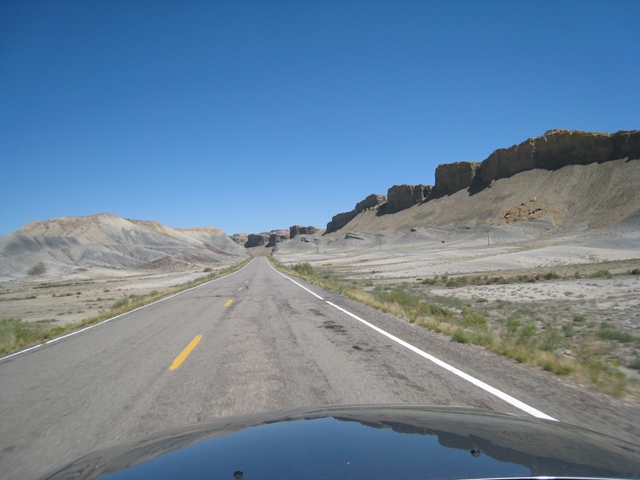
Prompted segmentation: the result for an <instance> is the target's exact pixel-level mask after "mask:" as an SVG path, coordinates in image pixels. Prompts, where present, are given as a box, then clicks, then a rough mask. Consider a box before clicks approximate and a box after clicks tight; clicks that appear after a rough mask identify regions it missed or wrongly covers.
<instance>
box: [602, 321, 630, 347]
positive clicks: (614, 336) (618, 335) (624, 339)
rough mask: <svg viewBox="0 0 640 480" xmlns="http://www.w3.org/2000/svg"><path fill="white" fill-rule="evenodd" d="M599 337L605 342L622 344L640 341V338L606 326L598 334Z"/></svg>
mask: <svg viewBox="0 0 640 480" xmlns="http://www.w3.org/2000/svg"><path fill="white" fill-rule="evenodd" d="M598 337H600V338H601V339H603V340H612V341H615V342H620V343H631V342H638V341H640V337H636V336H634V335H631V334H630V333H627V332H623V331H621V330H613V329H612V328H610V327H608V326H606V325H603V326H602V327H601V329H600V331H599V332H598Z"/></svg>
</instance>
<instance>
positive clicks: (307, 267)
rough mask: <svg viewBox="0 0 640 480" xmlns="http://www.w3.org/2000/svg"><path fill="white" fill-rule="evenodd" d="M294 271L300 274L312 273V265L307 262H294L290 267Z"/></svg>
mask: <svg viewBox="0 0 640 480" xmlns="http://www.w3.org/2000/svg"><path fill="white" fill-rule="evenodd" d="M291 268H292V269H293V271H294V272H296V273H299V274H301V275H313V273H314V272H313V267H312V266H311V264H309V263H306V262H305V263H296V264H295V265H293V266H292V267H291Z"/></svg>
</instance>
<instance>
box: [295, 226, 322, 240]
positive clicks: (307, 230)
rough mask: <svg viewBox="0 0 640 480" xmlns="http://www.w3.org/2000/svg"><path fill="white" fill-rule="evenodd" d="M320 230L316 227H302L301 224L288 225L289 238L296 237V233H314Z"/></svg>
mask: <svg viewBox="0 0 640 480" xmlns="http://www.w3.org/2000/svg"><path fill="white" fill-rule="evenodd" d="M319 231H320V230H319V229H318V228H316V227H311V226H309V227H303V226H302V225H294V226H292V227H289V238H294V237H297V236H298V235H314V234H316V233H318V232H319Z"/></svg>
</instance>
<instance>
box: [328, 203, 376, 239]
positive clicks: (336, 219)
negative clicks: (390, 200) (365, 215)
mask: <svg viewBox="0 0 640 480" xmlns="http://www.w3.org/2000/svg"><path fill="white" fill-rule="evenodd" d="M386 201H387V197H385V196H384V195H378V194H376V193H374V194H371V195H369V196H368V197H367V198H365V199H364V200H362V201H361V202H358V203H357V204H356V207H355V208H354V209H353V210H351V211H349V212H344V213H339V214H337V215H334V216H333V218H332V219H331V221H330V222H329V223H327V229H326V233H331V232H335V231H336V230H340V229H341V228H342V227H344V226H345V225H346V224H347V223H349V222H350V221H351V220H353V219H354V218H355V217H356V215H358V214H359V213H361V212H364V211H365V210H367V209H369V208H376V207H378V206H380V205H383V204H385V203H386Z"/></svg>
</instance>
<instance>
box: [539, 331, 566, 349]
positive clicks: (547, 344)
mask: <svg viewBox="0 0 640 480" xmlns="http://www.w3.org/2000/svg"><path fill="white" fill-rule="evenodd" d="M564 346H565V342H564V339H563V338H562V335H560V332H558V331H557V330H556V329H555V328H550V329H548V330H547V331H546V332H545V333H544V334H543V335H542V337H541V338H540V345H539V347H540V349H541V350H545V351H547V352H554V351H556V350H558V349H560V348H563V347H564Z"/></svg>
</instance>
